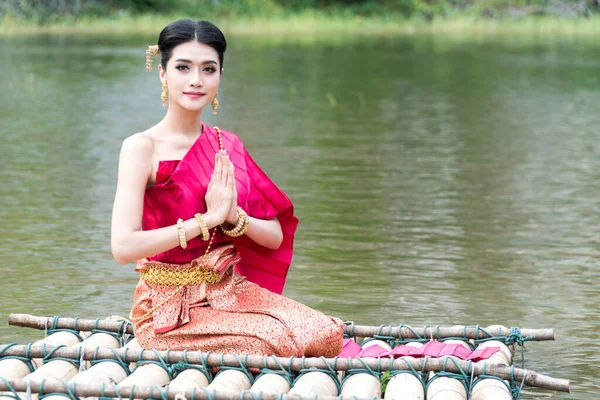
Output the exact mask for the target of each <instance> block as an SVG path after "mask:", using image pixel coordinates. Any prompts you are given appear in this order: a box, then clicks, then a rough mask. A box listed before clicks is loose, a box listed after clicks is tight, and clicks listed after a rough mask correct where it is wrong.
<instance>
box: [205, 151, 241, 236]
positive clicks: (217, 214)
mask: <svg viewBox="0 0 600 400" xmlns="http://www.w3.org/2000/svg"><path fill="white" fill-rule="evenodd" d="M236 186H237V185H236V182H235V176H234V167H233V163H232V162H231V160H230V159H229V155H228V154H227V152H226V151H225V150H219V152H218V153H216V154H215V169H214V172H213V174H212V176H211V179H210V182H209V184H208V189H207V191H206V196H205V197H204V199H205V201H206V213H207V214H208V213H210V214H212V215H213V216H214V218H215V219H216V220H217V222H218V223H219V224H222V223H223V222H227V223H230V224H232V225H235V224H236V223H237V219H238V215H237V197H238V196H237V187H236Z"/></svg>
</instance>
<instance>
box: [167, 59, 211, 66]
mask: <svg viewBox="0 0 600 400" xmlns="http://www.w3.org/2000/svg"><path fill="white" fill-rule="evenodd" d="M175 61H179V62H184V63H188V64H192V61H191V60H187V59H185V58H178V59H177V60H175ZM202 64H203V65H204V64H215V65H219V63H217V62H216V61H214V60H208V61H204V62H202Z"/></svg>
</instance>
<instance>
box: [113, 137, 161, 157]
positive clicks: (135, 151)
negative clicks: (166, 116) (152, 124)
mask: <svg viewBox="0 0 600 400" xmlns="http://www.w3.org/2000/svg"><path fill="white" fill-rule="evenodd" d="M153 150H154V140H153V139H152V135H151V134H150V133H149V131H144V132H139V133H136V134H133V135H131V136H129V137H128V138H126V139H125V140H123V145H122V146H121V155H126V156H130V157H131V156H137V157H143V158H146V157H149V156H151V155H152V152H153Z"/></svg>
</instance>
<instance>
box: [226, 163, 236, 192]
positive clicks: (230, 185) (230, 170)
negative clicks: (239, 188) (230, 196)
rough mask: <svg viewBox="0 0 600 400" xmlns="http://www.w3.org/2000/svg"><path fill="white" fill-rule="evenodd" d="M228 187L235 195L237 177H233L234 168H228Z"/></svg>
mask: <svg viewBox="0 0 600 400" xmlns="http://www.w3.org/2000/svg"><path fill="white" fill-rule="evenodd" d="M227 187H228V188H229V190H231V191H232V192H233V193H235V177H234V176H233V168H231V167H229V168H227Z"/></svg>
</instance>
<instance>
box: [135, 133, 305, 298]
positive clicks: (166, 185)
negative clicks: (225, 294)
mask: <svg viewBox="0 0 600 400" xmlns="http://www.w3.org/2000/svg"><path fill="white" fill-rule="evenodd" d="M221 136H222V139H223V147H224V148H225V150H227V152H228V153H229V157H230V159H231V161H232V162H233V164H234V165H235V178H236V183H237V191H238V205H239V206H240V207H242V208H243V209H244V210H245V211H246V212H247V213H248V215H250V216H251V217H254V218H259V219H265V220H269V219H273V218H274V217H277V218H278V219H279V222H280V224H281V228H282V231H283V242H282V244H281V246H280V247H279V249H277V250H270V249H267V248H265V247H262V246H260V245H258V244H256V243H254V242H253V241H252V240H250V239H249V238H248V237H246V236H243V237H241V238H237V239H234V240H233V244H234V246H235V247H236V248H237V249H239V251H240V253H241V256H242V259H241V261H240V262H239V263H238V265H237V267H236V268H237V271H238V272H239V273H240V274H242V275H244V276H246V277H247V279H248V280H249V281H251V282H254V283H256V284H258V285H260V286H262V287H264V288H266V289H269V290H270V291H272V292H275V293H278V294H281V292H282V291H283V286H284V284H285V278H286V275H287V271H288V269H289V266H290V263H291V261H292V254H293V243H294V234H295V232H296V228H297V226H298V219H297V218H296V217H295V216H294V207H293V205H292V202H291V201H290V199H289V198H288V197H287V196H286V195H285V193H284V192H283V191H282V190H281V189H279V188H278V187H277V185H275V183H273V181H271V179H269V177H268V176H267V175H266V174H265V173H264V172H263V171H262V170H261V169H260V167H259V166H258V165H257V164H256V163H255V162H254V160H253V159H252V157H250V154H249V153H248V151H247V150H246V148H245V147H244V144H243V143H242V141H241V140H240V139H239V138H238V137H237V136H236V135H235V134H233V133H231V132H228V131H225V130H221ZM218 150H219V141H218V137H217V132H216V131H215V130H214V129H212V128H210V127H209V126H207V125H205V124H203V131H202V134H201V135H200V137H199V138H198V140H196V142H195V143H194V144H193V145H192V147H191V148H190V149H189V151H188V152H187V153H186V155H185V156H184V157H183V159H182V160H165V161H160V162H159V165H158V171H157V173H156V184H155V185H154V186H152V187H151V188H149V189H148V190H146V194H145V196H144V213H143V219H142V229H144V230H151V229H157V228H162V227H165V226H169V225H173V224H175V223H176V222H177V219H178V218H183V219H184V220H185V219H189V218H193V217H194V214H195V213H197V212H200V213H204V212H205V211H206V203H205V202H204V196H205V194H206V189H207V186H208V182H209V181H210V176H211V174H212V172H213V169H214V162H215V153H216V152H217V151H218ZM231 242H232V239H231V238H230V237H229V236H226V235H224V234H223V233H222V232H220V230H219V231H218V232H217V235H216V236H215V240H214V242H213V246H215V247H214V248H216V247H219V246H222V245H225V244H229V243H231ZM207 244H208V242H206V241H203V240H201V239H200V238H199V237H196V238H193V239H191V240H189V241H188V247H187V248H186V249H185V250H184V249H182V248H180V247H175V248H173V249H171V250H169V251H166V252H164V253H160V254H157V255H156V256H154V257H149V259H150V260H154V261H160V262H164V263H173V264H183V263H188V262H191V261H192V260H194V259H196V258H198V257H200V256H202V255H203V254H204V252H205V251H206V246H207Z"/></svg>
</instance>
